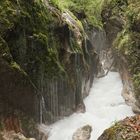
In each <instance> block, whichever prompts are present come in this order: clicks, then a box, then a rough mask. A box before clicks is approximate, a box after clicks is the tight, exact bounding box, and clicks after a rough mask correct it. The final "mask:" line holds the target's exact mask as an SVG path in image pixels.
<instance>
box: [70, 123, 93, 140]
mask: <svg viewBox="0 0 140 140" xmlns="http://www.w3.org/2000/svg"><path fill="white" fill-rule="evenodd" d="M91 132H92V127H91V126H90V125H85V126H83V127H81V128H79V129H77V131H76V132H75V133H74V134H73V137H72V140H89V139H90V137H91Z"/></svg>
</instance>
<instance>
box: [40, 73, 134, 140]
mask: <svg viewBox="0 0 140 140" xmlns="http://www.w3.org/2000/svg"><path fill="white" fill-rule="evenodd" d="M121 91H122V82H121V79H120V76H119V74H118V73H117V72H110V73H109V74H108V75H107V76H106V77H103V78H100V79H96V80H95V81H94V84H93V87H92V88H91V91H90V94H89V96H88V97H87V98H85V100H84V103H85V106H86V112H85V113H74V114H73V115H71V116H69V117H66V118H65V119H63V120H60V121H58V122H56V123H54V124H53V125H51V126H49V128H45V127H44V128H43V129H44V131H48V130H50V137H49V140H72V135H73V133H74V132H75V131H76V130H77V129H78V128H80V127H82V126H84V125H87V124H89V125H91V126H92V129H93V131H92V134H91V139H90V140H97V138H98V137H99V136H100V135H101V134H102V132H103V131H104V130H105V129H106V128H108V127H110V126H111V125H112V124H113V123H114V122H116V121H118V120H121V119H123V118H125V117H127V116H132V115H134V114H133V112H132V110H131V108H130V107H129V106H127V105H126V104H125V102H124V100H123V98H122V96H121ZM42 127H43V126H42Z"/></svg>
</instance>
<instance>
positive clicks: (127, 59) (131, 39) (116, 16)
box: [102, 0, 140, 108]
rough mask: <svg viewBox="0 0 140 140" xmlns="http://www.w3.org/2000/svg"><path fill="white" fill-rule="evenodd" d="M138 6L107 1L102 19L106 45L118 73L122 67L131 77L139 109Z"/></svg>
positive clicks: (125, 2) (135, 2)
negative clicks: (116, 65) (108, 47)
mask: <svg viewBox="0 0 140 140" xmlns="http://www.w3.org/2000/svg"><path fill="white" fill-rule="evenodd" d="M139 4H140V3H139V1H138V0H135V1H131V0H125V1H123V0H110V1H109V0H108V1H106V2H105V3H104V7H103V11H102V17H103V21H104V28H105V30H106V33H107V38H108V42H109V43H108V44H109V46H113V47H112V49H113V52H114V56H115V57H116V61H117V64H118V67H119V69H120V71H123V69H124V68H123V67H125V69H127V71H128V73H129V74H130V75H131V76H130V77H131V78H130V79H131V80H132V83H133V87H130V88H131V90H132V92H134V96H135V98H136V100H137V103H135V104H136V105H137V106H138V107H139V108H140V89H139V87H140V79H139V78H140V77H139V73H140V68H139V67H140V62H139V60H140V58H139V56H140V41H139V40H140V30H139V28H140V25H139V21H140V17H139V13H140V7H139ZM128 82H129V81H128ZM124 83H126V82H124Z"/></svg>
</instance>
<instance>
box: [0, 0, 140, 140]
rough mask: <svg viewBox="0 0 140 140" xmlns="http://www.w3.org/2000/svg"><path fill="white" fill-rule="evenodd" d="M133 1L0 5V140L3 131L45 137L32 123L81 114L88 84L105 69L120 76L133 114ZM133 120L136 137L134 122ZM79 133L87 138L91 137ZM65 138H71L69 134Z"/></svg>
mask: <svg viewBox="0 0 140 140" xmlns="http://www.w3.org/2000/svg"><path fill="white" fill-rule="evenodd" d="M139 4H140V3H139V0H134V1H132V0H104V1H101V0H99V1H96V0H93V1H92V0H87V1H84V0H77V1H76V0H66V1H63V0H60V1H59V0H28V1H25V0H1V1H0V132H1V135H2V136H0V137H2V138H1V139H2V140H8V139H9V140H10V138H8V136H7V134H8V133H10V137H11V140H14V138H12V137H14V136H15V135H16V134H14V133H17V135H18V134H19V135H18V136H15V137H19V138H18V139H19V140H24V139H25V140H26V138H25V137H32V138H36V140H47V139H48V138H47V136H44V132H43V134H42V132H40V130H38V127H37V125H39V124H45V125H46V126H49V125H50V124H52V123H54V122H56V121H58V120H60V119H63V118H64V117H66V116H69V115H71V114H72V113H74V112H77V113H78V112H79V113H84V112H85V111H86V107H85V103H84V99H85V98H86V97H87V96H88V95H89V93H90V89H91V87H92V84H93V85H94V81H95V79H96V78H97V77H103V76H104V75H106V74H108V72H109V71H110V70H111V71H118V72H119V73H120V76H121V79H122V83H123V90H122V96H123V97H124V99H125V101H126V103H127V104H128V105H130V106H132V109H133V111H134V112H135V113H137V114H139V113H140V96H139V95H140V94H139V92H140V91H139V87H140V78H139V76H140V69H139V67H140V63H139V62H140V61H139V60H140V58H139V57H140V54H139V49H140V47H139V46H140V42H139V34H140V32H139V20H140V19H139V14H140V11H139V10H140V7H139ZM104 69H107V73H106V74H105V70H104ZM101 88H102V87H101ZM110 88H111V87H110ZM91 108H94V106H93V107H92V106H91ZM134 118H135V120H136V123H137V124H136V125H137V126H138V129H137V130H136V133H137V132H139V125H140V124H139V121H140V118H139V116H138V117H134ZM114 121H115V120H114ZM124 122H125V120H124ZM121 123H122V124H123V121H120V122H119V123H118V125H117V128H118V127H119V126H120V125H121ZM129 124H130V123H129ZM131 124H132V123H131ZM131 124H130V125H131ZM89 125H90V124H89ZM113 127H115V126H113ZM87 128H88V129H89V130H87V131H88V133H89V134H90V132H91V131H93V132H94V128H90V127H87ZM64 129H65V128H64ZM120 129H121V126H120ZM120 129H119V130H120ZM124 129H125V128H124ZM126 129H127V128H126ZM109 130H111V131H112V128H111V129H109ZM113 130H114V131H115V132H113V133H110V131H105V134H103V135H102V136H101V137H100V138H99V139H100V140H119V139H120V137H115V136H116V133H118V135H119V133H120V131H118V130H117V129H114V128H113ZM134 130H135V129H134ZM13 131H14V132H13ZM78 131H79V129H78ZM85 131H86V130H85V128H84V132H83V133H81V131H80V132H79V133H78V135H80V136H81V135H83V137H85V138H83V139H82V138H80V140H81V139H82V140H85V139H86V138H87V139H90V137H88V136H86V132H85ZM6 132H7V133H6ZM12 132H13V133H12ZM106 133H107V135H108V133H109V137H107V136H106ZM22 134H23V135H25V137H24V136H23V135H22ZM75 134H76V133H75ZM13 135H14V136H13ZM114 135H115V136H114ZM134 135H135V132H134ZM80 136H79V137H80ZM119 136H120V135H119ZM4 137H7V138H5V139H4ZM43 137H44V139H43ZM45 137H46V138H45ZM81 137H82V136H81ZM139 138H140V137H139V136H137V137H136V136H134V137H133V136H132V138H131V139H132V140H139ZM73 139H74V140H79V139H76V137H75V135H74V136H73ZM121 139H128V138H127V137H125V136H124V137H123V138H122V137H121ZM60 140H62V139H60ZM64 140H65V139H64Z"/></svg>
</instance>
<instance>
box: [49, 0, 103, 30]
mask: <svg viewBox="0 0 140 140" xmlns="http://www.w3.org/2000/svg"><path fill="white" fill-rule="evenodd" d="M102 2H103V1H102V0H86V1H85V0H52V1H51V2H50V3H52V4H53V5H56V6H57V7H59V8H60V9H61V10H62V11H64V10H65V9H69V10H70V11H71V12H73V13H74V14H75V16H77V17H78V18H79V19H80V20H81V21H82V22H83V24H85V21H86V22H87V23H88V25H91V26H94V27H99V28H101V27H102V22H101V7H102Z"/></svg>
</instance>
